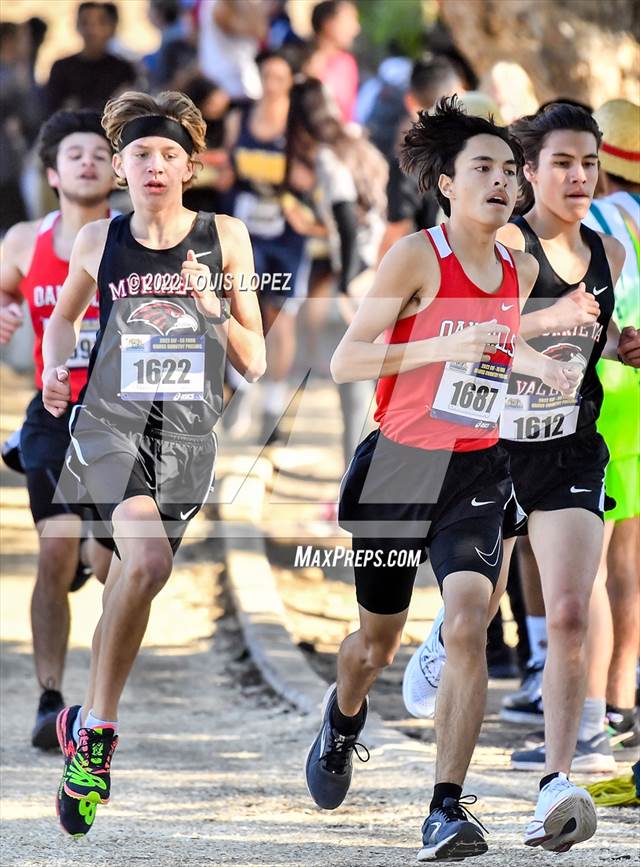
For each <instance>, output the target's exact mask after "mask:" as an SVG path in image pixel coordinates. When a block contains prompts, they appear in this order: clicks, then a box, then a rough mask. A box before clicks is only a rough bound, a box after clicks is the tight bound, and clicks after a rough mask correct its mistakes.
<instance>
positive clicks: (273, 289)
mask: <svg viewBox="0 0 640 867" xmlns="http://www.w3.org/2000/svg"><path fill="white" fill-rule="evenodd" d="M257 62H258V64H259V68H260V75H261V79H262V93H263V95H262V97H261V98H260V99H259V100H258V101H257V102H256V103H255V104H254V105H252V106H250V107H248V108H244V109H238V110H237V111H235V112H234V113H233V114H231V115H230V117H229V123H228V139H227V141H228V143H229V146H230V148H231V150H232V155H233V162H234V166H235V172H236V185H237V186H236V198H235V204H234V211H233V214H234V216H235V217H238V218H239V219H241V220H242V221H243V222H244V224H245V225H246V227H247V229H248V231H249V234H250V236H251V243H252V245H253V256H254V262H255V271H256V274H260V275H283V274H287V275H289V279H288V280H287V281H286V283H284V282H283V281H282V280H281V279H280V277H279V276H278V282H277V283H274V284H273V285H270V284H269V283H264V284H263V286H262V291H261V292H260V302H261V307H262V316H263V320H264V326H265V333H267V332H268V333H269V338H268V340H267V368H268V375H267V378H266V382H265V386H264V392H265V407H264V416H263V430H262V437H263V442H264V441H271V440H274V439H277V438H278V436H279V430H278V422H279V421H280V418H281V417H282V414H283V411H284V408H285V392H286V383H285V381H286V377H287V375H288V374H289V370H290V369H291V365H292V363H293V358H294V353H295V346H296V343H295V310H296V309H297V306H296V305H293V304H285V302H286V301H287V299H288V298H292V297H294V296H295V295H296V294H299V293H300V292H301V291H303V290H304V289H305V288H306V287H305V286H304V285H303V284H304V281H303V280H300V281H299V280H298V279H297V278H298V274H299V272H300V266H301V264H302V259H303V253H304V240H305V239H304V238H303V237H302V235H300V234H299V233H298V232H296V231H295V230H294V229H293V227H292V226H291V224H290V223H289V222H288V220H287V218H286V216H285V214H284V211H283V209H282V201H281V196H282V193H283V191H284V184H285V176H286V156H285V147H286V140H285V131H286V128H287V115H288V112H289V91H290V90H291V85H292V83H293V68H292V66H291V64H290V62H289V55H288V51H287V50H286V49H281V50H280V51H278V52H275V51H265V52H263V53H262V54H260V55H259V56H258V59H257ZM229 379H230V382H231V384H232V385H233V386H234V387H236V389H237V388H240V389H242V388H243V381H239V380H238V379H236V378H235V376H234V374H233V373H231V375H230V377H229ZM240 379H241V378H240ZM243 396H244V395H243V394H242V393H241V394H240V395H238V396H237V398H236V399H235V401H234V408H233V409H231V407H230V409H231V413H230V414H229V417H228V418H227V425H231V429H232V430H234V432H235V434H236V435H239V432H240V431H241V430H242V427H243V425H244V419H245V418H246V416H245V414H244V412H240V410H243V407H242V405H241V404H242V398H243ZM226 415H227V413H225V416H226ZM236 418H237V419H238V423H237V425H236ZM228 429H229V428H228Z"/></svg>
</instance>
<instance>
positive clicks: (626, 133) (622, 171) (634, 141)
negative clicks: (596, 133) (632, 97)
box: [594, 99, 640, 184]
mask: <svg viewBox="0 0 640 867" xmlns="http://www.w3.org/2000/svg"><path fill="white" fill-rule="evenodd" d="M594 117H595V119H596V121H597V122H598V126H599V127H600V129H601V130H602V144H601V145H600V163H601V164H602V168H603V169H604V170H605V172H609V174H611V175H618V177H621V178H624V179H625V180H626V181H631V182H632V183H634V184H640V105H636V104H635V103H633V102H629V100H628V99H610V100H609V101H608V102H605V104H604V105H602V106H600V108H599V109H598V110H597V111H596V112H594Z"/></svg>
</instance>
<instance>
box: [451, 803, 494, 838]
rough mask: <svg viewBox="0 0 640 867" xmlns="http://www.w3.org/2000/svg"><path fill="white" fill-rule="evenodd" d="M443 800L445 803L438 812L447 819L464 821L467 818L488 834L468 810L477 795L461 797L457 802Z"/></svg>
mask: <svg viewBox="0 0 640 867" xmlns="http://www.w3.org/2000/svg"><path fill="white" fill-rule="evenodd" d="M444 800H445V803H444V804H443V805H442V807H440V812H441V813H444V815H445V816H446V817H447V819H462V820H463V821H464V820H466V819H467V818H470V819H473V821H474V822H475V823H476V824H477V825H479V826H480V827H481V828H482V830H483V831H484V832H485V834H488V833H489V831H488V830H487V829H486V828H485V826H484V825H483V824H482V822H481V821H480V819H478V817H477V816H474V815H473V813H472V812H471V810H469V809H468V808H469V807H470V806H471V805H472V804H475V803H477V801H478V797H477V795H463V796H462V797H461V798H459V799H458V800H457V801H455V800H454V799H453V798H445V799H444ZM447 802H448V803H447ZM445 805H446V806H445Z"/></svg>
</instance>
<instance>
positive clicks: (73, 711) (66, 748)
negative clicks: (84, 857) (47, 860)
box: [56, 704, 97, 837]
mask: <svg viewBox="0 0 640 867" xmlns="http://www.w3.org/2000/svg"><path fill="white" fill-rule="evenodd" d="M79 712H80V705H79V704H76V705H74V706H73V707H65V708H64V710H62V711H60V713H59V714H58V719H57V725H56V727H57V735H58V743H59V744H60V750H61V751H62V755H63V756H64V766H65V772H66V769H67V768H68V767H69V765H70V764H71V761H72V760H73V757H74V756H75V754H76V743H75V741H74V739H73V726H74V723H75V720H76V717H77V716H78V713H79ZM64 778H65V773H64V772H63V774H62V778H61V780H60V785H59V786H58V793H57V795H56V815H57V816H58V820H59V822H60V826H61V827H62V830H63V831H66V833H67V834H69V835H71V836H72V837H84V836H85V834H88V833H89V831H90V830H91V828H92V827H93V822H94V820H95V817H96V806H97V805H96V803H95V801H91V800H89V799H88V798H82V799H80V800H79V799H78V798H70V797H69V795H67V793H66V792H65V790H64Z"/></svg>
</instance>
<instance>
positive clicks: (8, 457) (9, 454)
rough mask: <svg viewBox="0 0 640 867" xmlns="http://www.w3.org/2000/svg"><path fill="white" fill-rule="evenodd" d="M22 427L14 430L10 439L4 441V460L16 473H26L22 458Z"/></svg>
mask: <svg viewBox="0 0 640 867" xmlns="http://www.w3.org/2000/svg"><path fill="white" fill-rule="evenodd" d="M21 433H22V429H18V430H16V431H14V432H13V433H12V434H11V436H10V437H9V439H8V440H5V441H4V442H3V443H2V450H1V452H0V453H1V454H2V460H3V461H4V462H5V464H6V465H7V466H8V467H9V469H10V470H13V471H14V472H16V473H22V474H23V475H24V462H23V460H22V449H21V448H20V434H21Z"/></svg>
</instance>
